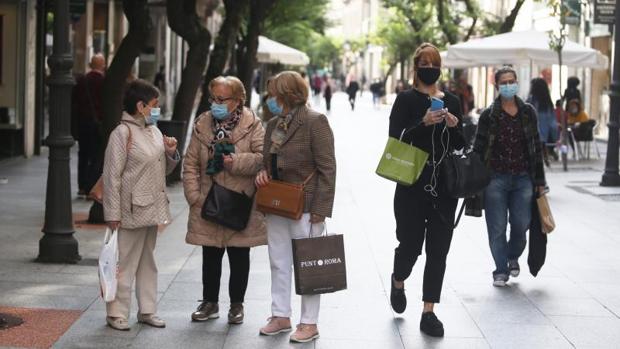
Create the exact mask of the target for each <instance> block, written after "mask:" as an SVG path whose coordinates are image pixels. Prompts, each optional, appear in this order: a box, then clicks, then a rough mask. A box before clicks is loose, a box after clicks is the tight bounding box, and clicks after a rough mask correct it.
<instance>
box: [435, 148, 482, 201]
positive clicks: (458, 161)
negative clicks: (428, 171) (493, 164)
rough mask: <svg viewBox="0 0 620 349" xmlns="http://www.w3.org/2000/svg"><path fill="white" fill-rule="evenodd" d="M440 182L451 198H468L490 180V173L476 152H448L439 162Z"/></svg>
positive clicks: (478, 191)
mask: <svg viewBox="0 0 620 349" xmlns="http://www.w3.org/2000/svg"><path fill="white" fill-rule="evenodd" d="M440 171H441V172H440V178H441V183H443V185H442V187H443V190H444V192H445V194H446V195H448V196H451V197H453V198H457V199H459V198H470V197H472V196H474V195H476V194H478V193H480V192H481V191H483V190H484V189H485V188H486V187H487V185H489V183H490V182H491V174H490V173H489V170H488V169H487V167H486V166H485V165H484V163H482V161H481V160H480V157H479V156H478V154H475V153H473V152H468V153H464V154H454V153H453V154H449V155H448V156H446V158H445V159H443V161H442V162H441V170H440Z"/></svg>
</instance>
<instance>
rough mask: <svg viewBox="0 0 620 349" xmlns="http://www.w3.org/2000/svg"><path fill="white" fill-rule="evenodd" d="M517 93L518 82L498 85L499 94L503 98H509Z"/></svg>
mask: <svg viewBox="0 0 620 349" xmlns="http://www.w3.org/2000/svg"><path fill="white" fill-rule="evenodd" d="M517 93H519V84H517V83H514V84H506V85H499V94H500V95H502V97H503V98H505V99H511V98H513V97H514V96H516V95H517Z"/></svg>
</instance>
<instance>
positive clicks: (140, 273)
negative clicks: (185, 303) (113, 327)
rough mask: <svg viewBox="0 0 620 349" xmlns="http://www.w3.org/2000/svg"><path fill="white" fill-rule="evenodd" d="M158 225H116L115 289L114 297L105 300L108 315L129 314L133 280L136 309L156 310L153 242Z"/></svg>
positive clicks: (148, 311) (125, 315) (147, 312)
mask: <svg viewBox="0 0 620 349" xmlns="http://www.w3.org/2000/svg"><path fill="white" fill-rule="evenodd" d="M156 241H157V226H152V227H146V228H137V229H122V228H121V229H119V232H118V289H117V291H116V299H115V300H113V301H112V302H108V303H106V309H107V313H108V316H112V317H124V318H126V319H128V318H129V309H130V306H131V286H132V285H133V281H134V278H135V280H136V298H138V309H139V310H138V312H139V313H142V314H155V313H156V311H157V266H156V265H155V257H154V255H153V251H154V250H155V242H156Z"/></svg>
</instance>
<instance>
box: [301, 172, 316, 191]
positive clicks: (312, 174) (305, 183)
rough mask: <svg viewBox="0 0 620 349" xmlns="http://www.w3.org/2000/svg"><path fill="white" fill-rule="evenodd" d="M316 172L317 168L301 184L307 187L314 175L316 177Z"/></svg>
mask: <svg viewBox="0 0 620 349" xmlns="http://www.w3.org/2000/svg"><path fill="white" fill-rule="evenodd" d="M315 174H316V169H315V170H314V171H312V173H311V174H310V175H309V176H308V178H306V180H305V181H304V182H303V183H302V184H301V185H302V186H304V187H305V186H306V185H307V184H308V183H309V182H310V180H311V179H312V177H314V175H315Z"/></svg>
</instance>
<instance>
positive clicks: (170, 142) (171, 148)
mask: <svg viewBox="0 0 620 349" xmlns="http://www.w3.org/2000/svg"><path fill="white" fill-rule="evenodd" d="M177 144H178V142H177V139H176V138H174V137H168V136H164V148H165V149H166V154H168V156H170V157H172V156H174V153H175V152H176V151H177Z"/></svg>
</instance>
